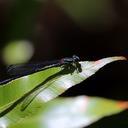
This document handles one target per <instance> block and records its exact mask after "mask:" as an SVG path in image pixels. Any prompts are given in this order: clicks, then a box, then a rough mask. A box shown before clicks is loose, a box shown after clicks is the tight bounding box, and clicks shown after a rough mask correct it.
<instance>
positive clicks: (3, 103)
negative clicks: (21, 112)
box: [0, 57, 126, 116]
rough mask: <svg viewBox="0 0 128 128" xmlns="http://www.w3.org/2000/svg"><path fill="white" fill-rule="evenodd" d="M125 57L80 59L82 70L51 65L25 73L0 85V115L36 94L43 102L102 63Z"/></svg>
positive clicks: (92, 71)
mask: <svg viewBox="0 0 128 128" xmlns="http://www.w3.org/2000/svg"><path fill="white" fill-rule="evenodd" d="M125 59H126V58H125V57H108V58H104V59H101V60H98V61H90V62H89V61H82V62H79V63H80V64H81V68H82V72H78V71H77V70H74V71H73V72H72V71H71V70H70V69H64V70H63V69H62V68H61V67H52V68H49V69H47V70H43V71H40V72H37V73H34V74H31V75H27V76H24V77H21V78H18V79H16V80H13V81H11V82H9V83H7V84H5V85H2V86H0V116H3V115H4V114H6V113H7V112H9V111H11V110H12V109H13V108H14V107H15V106H16V105H18V104H19V103H20V102H22V101H23V100H24V99H25V98H26V99H25V101H24V102H23V105H22V108H21V109H24V108H26V106H27V105H28V104H29V103H30V102H31V101H32V100H33V98H35V96H37V95H38V94H39V95H38V98H41V99H42V100H43V101H44V102H46V101H49V100H51V99H53V98H55V97H57V96H58V95H60V94H62V93H63V92H64V91H66V90H67V89H68V88H70V87H72V86H74V85H76V84H78V83H80V82H82V81H84V80H85V79H87V78H88V77H90V76H91V75H93V74H94V73H95V72H96V71H98V70H99V69H100V68H102V67H103V66H104V65H106V64H108V63H110V62H113V61H117V60H125Z"/></svg>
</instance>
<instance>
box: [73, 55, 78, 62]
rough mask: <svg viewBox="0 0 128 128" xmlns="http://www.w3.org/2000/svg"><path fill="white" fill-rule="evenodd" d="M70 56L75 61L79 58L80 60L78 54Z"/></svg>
mask: <svg viewBox="0 0 128 128" xmlns="http://www.w3.org/2000/svg"><path fill="white" fill-rule="evenodd" d="M72 57H73V59H74V60H75V61H79V60H80V58H79V57H78V56H76V55H73V56H72Z"/></svg>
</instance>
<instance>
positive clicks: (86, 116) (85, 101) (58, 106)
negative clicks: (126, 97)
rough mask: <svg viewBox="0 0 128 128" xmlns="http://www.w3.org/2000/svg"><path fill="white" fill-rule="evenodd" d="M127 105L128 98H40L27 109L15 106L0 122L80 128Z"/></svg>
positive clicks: (44, 127)
mask: <svg viewBox="0 0 128 128" xmlns="http://www.w3.org/2000/svg"><path fill="white" fill-rule="evenodd" d="M34 102H35V101H34ZM127 108H128V102H127V101H114V100H110V99H105V98H99V97H88V96H78V97H74V98H73V97H72V98H57V99H55V100H52V101H50V102H47V103H45V104H43V102H42V104H41V103H38V105H37V101H36V102H35V103H33V104H31V105H30V106H29V107H28V109H26V110H25V111H24V112H21V111H20V110H19V109H15V110H13V111H12V112H11V113H9V114H8V115H7V116H6V118H3V119H0V122H1V121H2V123H4V125H7V124H6V123H5V122H6V121H7V122H8V123H9V125H8V127H9V128H18V127H22V128H28V127H31V128H76V127H77V128H80V127H84V126H88V125H90V124H92V123H94V122H96V121H98V120H99V119H101V118H103V117H105V116H110V115H113V114H117V113H120V112H121V111H123V110H125V109H127ZM3 120H4V121H3ZM0 124H1V123H0Z"/></svg>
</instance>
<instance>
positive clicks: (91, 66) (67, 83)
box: [21, 57, 126, 110]
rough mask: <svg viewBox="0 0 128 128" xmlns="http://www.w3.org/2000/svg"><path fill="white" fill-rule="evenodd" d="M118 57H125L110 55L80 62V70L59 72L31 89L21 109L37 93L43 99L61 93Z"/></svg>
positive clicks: (45, 99) (48, 98)
mask: <svg viewBox="0 0 128 128" xmlns="http://www.w3.org/2000/svg"><path fill="white" fill-rule="evenodd" d="M119 59H120V60H121V59H122V60H124V59H126V58H124V57H110V58H105V59H101V60H98V61H92V62H89V61H85V62H80V64H81V68H82V72H78V71H75V72H73V73H68V74H63V72H61V73H60V75H59V76H58V77H57V78H54V80H52V79H51V80H50V81H49V82H47V83H46V85H43V86H42V85H40V86H39V88H38V89H37V90H35V91H33V93H31V94H30V95H29V97H27V98H26V99H25V101H24V103H23V105H22V108H21V109H22V110H24V109H25V108H26V107H27V106H28V105H29V104H30V102H31V101H32V100H33V99H34V98H35V97H36V96H37V95H38V94H39V93H40V94H39V97H41V99H42V100H43V101H45V102H46V101H49V100H51V99H53V98H55V97H57V96H58V95H60V94H62V93H63V92H64V91H66V90H67V89H68V88H70V87H72V86H74V85H76V84H79V83H80V82H82V81H84V80H85V79H87V78H88V77H90V76H91V75H93V74H94V73H95V72H96V71H98V70H99V69H100V68H101V67H103V66H104V65H106V64H108V63H110V62H112V61H116V60H119Z"/></svg>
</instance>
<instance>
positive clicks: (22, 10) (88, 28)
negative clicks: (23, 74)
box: [0, 0, 128, 128]
mask: <svg viewBox="0 0 128 128" xmlns="http://www.w3.org/2000/svg"><path fill="white" fill-rule="evenodd" d="M17 1H18V0H17ZM88 1H89V0H88ZM30 2H31V4H30ZM108 2H109V4H110V6H108V8H106V10H105V12H106V13H105V14H106V15H105V14H103V15H102V16H103V17H102V18H101V19H100V18H99V17H96V18H95V19H97V21H96V22H95V20H94V21H93V19H92V21H91V20H90V21H88V22H84V21H83V22H82V21H81V22H80V24H79V23H78V22H76V21H75V20H74V19H73V18H72V17H71V16H70V15H69V14H67V12H66V11H65V10H64V9H63V8H62V7H61V6H59V4H56V3H55V1H54V0H51V1H50V0H49V1H46V2H39V3H38V2H34V0H31V1H30V0H28V1H27V2H25V0H22V1H21V0H19V3H18V2H16V1H15V0H0V53H1V51H2V49H3V47H5V46H6V45H7V44H8V42H9V41H10V40H22V39H27V40H30V41H31V42H32V43H33V45H34V48H35V53H34V55H33V57H32V58H31V60H30V62H35V61H44V60H54V59H58V58H63V57H67V56H72V55H73V54H76V55H78V56H79V57H80V58H81V60H98V59H101V58H104V57H109V56H119V55H123V56H125V57H127V54H128V1H127V0H108ZM90 6H91V5H90ZM85 8H86V5H85ZM103 8H105V7H103ZM83 13H84V12H83ZM26 17H27V18H26ZM98 18H99V19H98ZM101 20H102V21H101ZM15 24H19V26H18V25H17V26H16V27H15ZM1 54H2V53H1ZM1 56H2V55H1ZM5 70H6V64H5V63H4V62H3V60H2V57H1V58H0V71H1V74H2V75H1V79H3V78H4V77H5ZM127 71H128V62H127V61H118V62H114V63H112V64H109V65H107V66H105V67H104V68H102V69H101V70H100V71H98V72H97V73H96V74H95V75H94V76H92V77H90V78H89V79H87V80H86V81H84V82H83V83H81V84H79V85H77V86H74V87H72V88H71V89H69V90H68V91H66V92H65V93H64V94H62V96H76V95H90V96H101V97H106V98H111V99H117V100H128V93H127V90H128V85H127V83H128V72H127ZM127 122H128V111H125V112H122V113H120V114H118V115H114V116H111V117H108V118H104V119H102V120H100V121H98V122H96V123H94V124H93V125H91V126H89V127H88V128H93V127H95V128H100V127H104V128H108V127H109V128H112V127H116V128H124V127H128V123H127Z"/></svg>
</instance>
